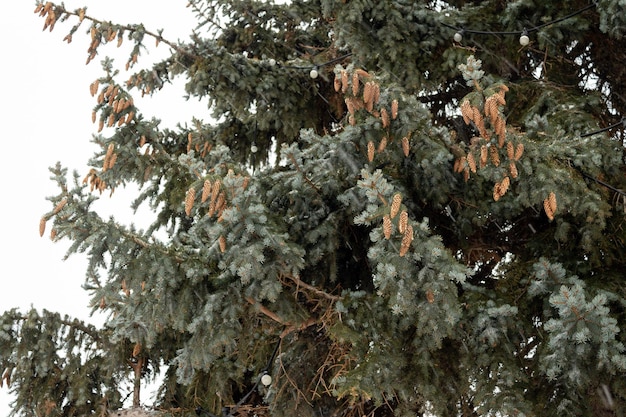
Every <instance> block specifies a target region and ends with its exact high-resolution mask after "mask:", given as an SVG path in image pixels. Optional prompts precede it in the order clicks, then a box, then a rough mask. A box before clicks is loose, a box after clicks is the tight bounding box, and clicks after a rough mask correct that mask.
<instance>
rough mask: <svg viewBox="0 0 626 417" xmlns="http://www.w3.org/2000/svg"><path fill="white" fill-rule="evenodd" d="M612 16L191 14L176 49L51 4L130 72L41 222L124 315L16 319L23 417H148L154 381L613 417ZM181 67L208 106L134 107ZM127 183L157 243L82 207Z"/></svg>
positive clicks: (617, 39) (98, 304)
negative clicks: (138, 414)
mask: <svg viewBox="0 0 626 417" xmlns="http://www.w3.org/2000/svg"><path fill="white" fill-rule="evenodd" d="M277 3H278V2H277ZM620 4H621V2H620V1H618V0H600V1H597V2H593V3H589V2H587V1H586V0H584V1H583V0H581V1H579V0H576V1H552V2H533V1H531V0H517V1H496V0H490V1H482V2H466V1H447V2H446V1H422V2H416V1H407V0H386V1H371V0H292V1H288V2H284V3H281V4H274V3H273V2H264V1H253V0H190V1H189V4H188V7H191V8H192V9H193V11H194V12H195V14H196V16H197V18H198V26H197V28H195V29H194V30H193V33H192V35H191V37H190V40H189V41H188V42H174V41H173V40H169V39H166V38H165V37H163V35H162V33H163V32H161V31H158V30H154V29H150V28H146V27H144V26H143V25H141V24H139V23H138V24H137V25H118V24H116V23H112V22H107V21H102V20H98V18H97V16H91V15H90V14H89V12H88V10H87V9H85V8H82V9H77V10H68V9H65V8H64V6H63V5H62V4H53V3H50V2H47V3H41V2H40V3H38V4H37V6H36V9H35V13H36V15H37V16H39V17H40V18H41V19H42V20H43V23H44V29H47V30H50V31H52V30H53V29H55V30H57V31H59V30H65V31H67V36H66V38H65V39H66V41H68V42H71V41H72V38H73V37H74V36H80V37H83V36H87V37H88V39H90V40H91V43H90V45H89V48H88V50H87V51H86V59H87V62H88V63H89V62H92V65H94V64H93V61H97V60H99V59H102V56H104V55H106V51H107V48H112V47H115V46H116V45H117V47H120V48H126V49H127V50H128V51H129V58H128V61H127V62H125V63H122V64H121V65H120V66H121V68H118V67H117V66H116V63H114V62H112V61H111V60H109V59H103V60H102V66H103V75H102V77H100V78H99V79H97V80H95V81H94V82H93V83H92V84H91V85H90V86H85V91H87V87H89V91H90V93H91V95H92V96H93V98H94V109H93V122H94V131H97V135H96V136H95V138H94V146H95V155H94V157H93V158H92V159H91V161H90V164H91V166H92V169H91V170H90V171H89V172H86V173H85V172H82V173H74V174H69V173H68V169H67V168H66V167H64V166H63V165H61V164H60V163H59V164H57V165H56V166H54V167H52V168H51V172H52V174H53V177H54V180H55V181H56V182H57V183H58V186H59V193H58V194H57V195H55V196H51V197H49V199H50V201H51V208H50V211H49V212H47V213H44V214H43V217H42V219H41V222H40V232H41V234H42V235H44V234H46V235H48V234H49V235H50V237H51V238H52V239H53V240H55V241H59V240H66V241H69V242H71V246H70V249H69V252H70V253H78V255H76V256H86V257H87V259H88V260H89V264H88V270H87V271H86V278H85V288H86V290H87V291H89V293H90V296H91V300H92V302H91V306H92V308H93V310H94V311H96V310H102V311H104V312H107V313H109V314H110V315H109V316H108V317H109V318H108V320H107V321H106V323H105V325H104V326H103V327H102V328H95V327H93V326H89V325H86V324H84V323H82V322H80V321H78V320H75V319H71V318H68V317H61V316H59V315H58V314H55V313H53V312H48V311H37V310H31V311H27V312H20V311H18V310H10V311H6V312H4V314H3V315H2V316H0V321H1V326H0V373H1V378H2V379H1V383H2V385H3V386H5V387H8V389H10V390H11V391H12V392H13V393H14V394H16V401H15V404H14V406H15V413H16V414H17V415H18V416H41V417H57V416H58V417H61V416H63V417H73V416H88V415H96V416H104V415H107V413H108V412H109V411H108V410H119V409H121V408H123V407H129V406H131V404H130V403H129V402H128V401H127V402H125V403H124V399H125V398H127V397H128V396H129V395H130V394H132V399H133V401H132V406H135V407H139V406H145V405H146V401H147V400H146V398H145V396H142V392H141V386H142V384H144V383H145V382H147V381H150V380H152V379H153V378H154V377H155V376H157V375H160V379H159V381H161V388H160V391H159V393H158V399H157V401H156V403H155V404H154V408H155V410H154V412H155V413H156V414H158V415H163V416H187V415H201V416H202V415H206V416H215V415H225V416H253V415H256V416H265V415H267V416H269V415H271V416H294V415H297V416H338V417H339V416H341V417H349V416H350V417H352V416H355V417H356V416H392V415H396V416H463V417H469V416H490V415H515V416H620V415H624V413H626V377H625V375H626V345H625V344H626V332H625V331H624V330H625V329H626V275H625V274H626V272H625V271H626V261H625V259H626V250H625V245H626V227H625V222H626V193H625V190H626V176H625V175H626V167H625V165H624V157H625V149H624V123H623V121H624V120H625V119H624V117H626V116H625V115H626V99H625V98H624V96H623V92H624V91H625V88H626V72H624V71H623V66H624V62H626V48H624V36H625V35H626V30H625V29H624V28H626V15H625V14H624V13H621V12H620V10H621V7H622V6H620ZM154 7H158V5H156V4H155V6H154ZM567 13H569V14H567ZM137 18H138V19H140V18H141V17H140V16H137ZM166 24H167V22H166V21H164V25H165V26H166ZM463 28H464V29H463ZM85 31H86V35H85V34H84V33H85ZM154 43H156V44H157V46H158V45H159V44H160V45H161V46H158V47H160V48H162V47H166V48H169V50H170V51H171V55H170V56H169V58H167V59H165V60H163V61H162V62H159V63H157V64H155V65H154V66H151V67H149V68H142V67H141V56H140V52H141V50H142V49H143V48H151V47H152V46H151V45H152V44H154ZM110 44H113V46H110ZM175 78H182V79H184V80H185V82H186V84H185V91H181V95H185V94H186V95H189V96H190V97H193V98H196V99H200V100H203V101H204V102H206V104H207V112H206V113H205V114H198V115H195V117H196V118H195V119H194V122H193V123H191V124H190V125H184V126H179V127H178V128H177V129H176V130H168V129H161V128H160V127H159V124H158V121H157V120H151V119H147V118H144V117H143V115H142V112H141V109H140V108H137V107H136V106H135V102H134V100H133V97H137V96H138V95H151V94H158V93H159V90H161V89H163V88H172V87H171V86H170V84H169V81H170V80H172V79H175ZM163 111H164V112H166V111H168V109H166V108H164V109H163ZM76 139H77V140H79V139H80V138H76ZM128 184H134V185H136V186H138V189H139V190H140V191H139V192H138V194H137V196H136V200H135V201H134V203H133V205H134V206H135V207H139V206H141V205H145V206H148V207H150V208H151V209H152V212H153V213H154V217H153V219H152V222H151V224H150V226H149V227H148V228H146V229H145V230H144V229H138V228H137V227H135V226H134V225H133V224H128V225H123V224H120V223H119V222H117V221H116V220H115V219H109V220H107V219H104V218H102V217H100V216H99V214H98V213H97V211H95V210H94V209H93V207H92V206H93V202H94V201H95V200H97V199H99V198H115V195H114V194H112V193H113V191H114V190H115V188H117V187H120V186H125V185H128ZM111 194H112V195H111ZM113 415H115V414H113Z"/></svg>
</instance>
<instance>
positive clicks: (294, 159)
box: [287, 153, 320, 194]
mask: <svg viewBox="0 0 626 417" xmlns="http://www.w3.org/2000/svg"><path fill="white" fill-rule="evenodd" d="M287 157H288V158H289V160H290V161H291V163H292V164H293V166H294V168H295V169H296V171H298V172H299V173H300V174H302V177H303V178H304V181H306V183H307V184H309V185H310V186H311V187H312V188H313V189H314V190H315V191H317V193H318V194H319V193H320V189H319V187H318V186H317V185H315V184H313V182H312V181H311V180H310V179H309V178H308V177H307V176H306V174H305V173H304V172H303V171H302V168H300V165H299V164H298V162H297V161H296V158H295V157H294V156H293V154H291V153H290V154H289V155H287Z"/></svg>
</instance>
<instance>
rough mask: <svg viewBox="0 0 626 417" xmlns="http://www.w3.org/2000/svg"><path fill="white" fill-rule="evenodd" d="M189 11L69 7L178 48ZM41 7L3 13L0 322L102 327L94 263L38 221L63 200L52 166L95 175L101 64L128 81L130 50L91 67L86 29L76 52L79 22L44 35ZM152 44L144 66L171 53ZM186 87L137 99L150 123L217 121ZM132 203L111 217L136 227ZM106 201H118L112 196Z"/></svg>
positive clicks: (99, 4)
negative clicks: (58, 319)
mask: <svg viewBox="0 0 626 417" xmlns="http://www.w3.org/2000/svg"><path fill="white" fill-rule="evenodd" d="M186 4H187V1H185V0H180V1H166V0H106V1H104V0H97V1H96V0H65V6H66V8H67V9H69V10H73V9H75V8H78V7H82V6H87V14H88V15H92V16H94V17H97V18H100V19H104V20H111V21H114V22H116V23H143V24H144V25H145V26H146V28H148V29H150V30H157V29H161V28H162V29H164V32H163V35H164V37H166V38H168V39H170V40H174V41H176V40H178V39H187V38H188V35H189V34H190V33H191V31H192V29H193V28H194V27H195V19H194V17H193V14H192V12H191V10H190V9H189V8H187V7H186ZM34 8H35V2H34V1H24V0H20V1H11V2H7V3H6V4H5V6H4V8H3V12H2V13H1V14H0V39H1V41H0V42H1V43H0V45H1V47H2V59H1V61H0V62H1V63H0V80H1V81H2V87H1V89H0V100H2V102H3V104H2V107H1V110H0V122H1V126H2V130H1V131H0V135H1V142H0V143H1V144H2V145H1V146H0V149H1V150H2V154H3V155H4V156H3V161H2V163H0V182H1V183H0V185H1V187H0V190H1V192H2V198H1V201H2V203H1V204H0V222H1V227H0V230H1V231H2V235H3V239H2V240H3V245H2V246H3V247H2V250H1V251H0V261H1V262H0V314H1V313H2V312H4V311H6V310H8V309H10V308H13V307H18V308H20V309H22V311H25V310H26V309H28V308H30V307H31V306H33V307H35V308H37V309H38V310H41V309H43V308H45V309H48V310H52V311H58V312H60V313H62V314H69V315H71V316H74V317H79V318H82V319H86V320H89V321H92V322H96V323H97V322H98V318H97V317H96V318H90V317H88V314H89V308H88V306H87V304H88V294H87V293H86V292H85V291H84V290H83V289H82V288H81V285H82V284H83V282H84V271H85V264H86V263H85V259H84V258H83V257H81V255H80V254H79V255H74V256H72V257H70V258H69V259H68V260H66V261H63V257H64V255H65V251H66V249H67V247H68V245H69V243H68V242H67V241H63V242H61V243H52V242H51V241H50V239H49V238H48V234H47V233H48V232H49V227H48V230H47V231H46V235H44V237H43V238H41V237H39V232H38V228H39V219H40V218H41V215H42V214H43V213H45V212H47V211H49V210H50V209H51V205H50V202H49V201H47V200H46V197H47V196H49V195H53V194H57V193H58V189H57V188H56V187H55V185H54V183H53V182H52V181H51V180H50V179H49V178H50V172H49V171H48V167H50V166H52V165H54V164H55V163H56V162H57V161H61V162H62V164H63V165H64V166H66V167H68V168H69V171H70V173H71V171H72V170H74V169H76V170H78V171H79V173H80V174H81V176H84V174H85V173H86V172H87V165H86V163H87V160H88V159H89V158H90V157H91V156H92V154H93V153H94V152H95V151H96V150H97V149H96V148H95V145H94V144H92V143H91V142H90V139H91V135H92V134H93V133H95V132H96V128H97V127H96V126H94V125H93V124H92V123H91V109H92V107H93V106H94V104H95V99H94V98H92V97H91V96H90V94H89V84H90V83H91V82H92V81H93V80H95V79H96V78H98V77H99V76H101V75H102V71H101V67H100V59H101V58H103V57H104V56H105V55H110V56H112V57H117V58H116V62H117V64H118V66H119V68H120V69H121V74H120V82H122V81H125V80H126V79H128V74H127V73H125V71H124V63H125V59H126V58H127V56H128V52H129V49H128V46H129V45H130V42H125V43H124V45H123V46H122V48H120V49H119V50H118V49H116V48H115V45H110V46H106V47H104V48H102V49H101V52H100V55H99V56H98V58H96V59H95V60H94V61H92V63H91V64H89V65H85V60H86V58H87V53H86V50H87V47H88V44H89V37H88V35H85V30H86V29H87V28H88V27H89V26H88V25H85V26H83V27H81V29H80V30H79V31H78V32H77V33H76V34H75V35H74V40H73V42H72V43H71V44H69V45H68V44H67V43H65V42H63V41H62V39H63V37H64V36H65V35H66V34H67V32H68V31H69V29H70V28H71V26H72V25H73V24H74V22H75V21H74V20H72V21H70V22H65V23H61V22H59V23H57V26H56V27H55V29H54V31H53V32H52V33H50V32H48V31H47V30H46V31H45V32H42V27H43V19H42V18H40V17H39V16H38V15H36V14H34V13H33V10H34ZM83 24H84V23H83ZM146 45H148V46H150V47H151V49H150V51H151V53H150V55H147V56H145V55H144V57H143V60H142V59H141V58H140V63H142V62H144V63H148V62H150V61H157V60H159V59H160V58H162V57H164V56H166V55H167V51H168V50H167V46H166V45H164V44H161V45H160V46H159V47H158V48H157V49H154V47H153V45H154V42H152V41H151V40H147V41H146ZM183 82H184V80H179V82H178V83H176V84H175V85H174V86H169V88H168V87H166V89H165V90H162V91H161V92H159V94H157V96H156V97H155V98H154V99H151V100H149V101H148V100H141V101H140V100H138V98H136V100H135V103H136V104H137V105H138V107H139V109H140V110H141V111H142V113H143V114H144V115H146V116H155V117H158V118H160V119H162V120H163V125H165V126H168V127H174V126H175V124H176V123H177V122H186V121H190V120H191V118H192V116H195V117H198V118H203V119H208V117H209V111H208V110H207V109H206V107H205V105H204V104H201V103H198V102H197V101H189V102H187V101H185V100H184V99H183V95H184V90H183V88H182V85H183ZM123 197H124V193H123V192H121V191H118V190H116V192H115V194H114V195H113V198H112V199H111V201H107V202H106V207H104V209H105V210H109V211H110V213H112V214H113V215H115V217H116V218H119V219H120V220H123V221H125V222H127V221H131V216H130V213H131V212H130V210H129V209H127V207H128V204H127V203H126V201H124V199H123ZM103 199H106V200H109V197H108V195H107V196H106V197H103ZM108 214H109V213H106V214H105V215H106V216H108ZM0 372H2V370H0ZM9 402H10V397H9V395H8V394H7V389H6V386H5V387H3V388H0V417H2V416H7V415H8V414H9V405H8V404H9Z"/></svg>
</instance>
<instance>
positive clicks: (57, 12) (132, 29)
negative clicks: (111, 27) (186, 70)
mask: <svg viewBox="0 0 626 417" xmlns="http://www.w3.org/2000/svg"><path fill="white" fill-rule="evenodd" d="M53 9H54V14H53V15H52V16H51V14H50V11H52V10H53ZM35 13H39V15H40V16H42V17H44V18H46V26H45V27H44V29H46V28H47V27H49V28H50V31H52V29H53V27H54V23H56V21H57V20H58V19H60V18H61V15H65V16H64V17H63V20H65V19H67V17H69V16H75V17H77V18H78V19H79V22H80V23H82V21H83V20H88V21H91V22H92V23H93V24H94V25H103V24H105V25H106V24H109V22H105V21H103V20H99V19H96V18H95V17H92V16H89V15H87V14H85V8H82V9H77V10H76V11H74V12H72V11H69V10H67V9H66V8H65V6H64V5H63V4H61V5H57V4H54V5H52V3H47V4H46V6H43V3H42V2H39V5H38V7H37V8H36V9H35ZM80 23H79V24H80ZM77 26H78V25H77ZM77 26H76V27H77ZM116 26H117V27H118V30H122V31H127V32H129V33H136V32H138V31H139V28H140V27H141V28H142V33H143V34H145V35H148V36H150V37H152V38H154V39H155V40H156V42H157V44H158V43H161V42H162V43H164V44H166V45H168V46H169V47H170V48H172V49H173V50H175V51H176V52H178V53H180V54H182V55H187V56H190V57H194V58H197V57H198V56H197V55H195V54H193V53H191V52H189V51H187V50H185V49H183V48H181V47H180V46H178V45H176V44H175V43H174V42H172V41H170V40H168V39H166V38H164V37H163V35H161V34H160V33H155V32H152V31H150V30H146V29H145V28H143V26H142V25H116ZM76 27H75V28H76ZM73 31H74V30H72V32H73ZM65 40H67V41H68V42H70V41H71V33H70V35H68V36H66V38H65Z"/></svg>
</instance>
